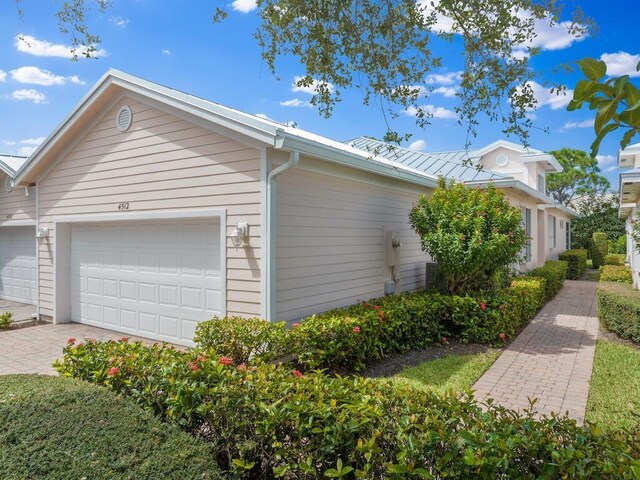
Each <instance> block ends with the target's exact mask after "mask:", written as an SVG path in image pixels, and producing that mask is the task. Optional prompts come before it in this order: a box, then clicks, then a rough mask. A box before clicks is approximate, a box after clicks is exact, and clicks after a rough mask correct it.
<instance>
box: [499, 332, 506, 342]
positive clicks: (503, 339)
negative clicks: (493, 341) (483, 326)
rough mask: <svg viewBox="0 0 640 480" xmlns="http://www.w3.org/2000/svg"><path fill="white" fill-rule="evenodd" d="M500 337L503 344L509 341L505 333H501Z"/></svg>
mask: <svg viewBox="0 0 640 480" xmlns="http://www.w3.org/2000/svg"><path fill="white" fill-rule="evenodd" d="M498 336H499V337H500V340H502V341H503V342H504V341H505V340H506V339H507V336H506V335H505V334H504V332H503V333H500V335H498Z"/></svg>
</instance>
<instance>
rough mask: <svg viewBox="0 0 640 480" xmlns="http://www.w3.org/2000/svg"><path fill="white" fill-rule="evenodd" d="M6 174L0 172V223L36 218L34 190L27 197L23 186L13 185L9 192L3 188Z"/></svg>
mask: <svg viewBox="0 0 640 480" xmlns="http://www.w3.org/2000/svg"><path fill="white" fill-rule="evenodd" d="M6 180H7V175H6V174H4V173H1V174H0V223H2V222H7V221H14V220H23V221H24V220H33V221H35V218H36V199H35V191H32V192H31V195H29V196H28V197H27V196H26V194H25V189H24V187H14V188H13V190H11V192H7V191H6V189H5V182H6Z"/></svg>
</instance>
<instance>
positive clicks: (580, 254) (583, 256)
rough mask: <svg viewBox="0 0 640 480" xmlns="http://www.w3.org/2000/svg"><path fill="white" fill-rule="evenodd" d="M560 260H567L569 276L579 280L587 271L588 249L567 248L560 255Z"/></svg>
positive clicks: (571, 278) (570, 278)
mask: <svg viewBox="0 0 640 480" xmlns="http://www.w3.org/2000/svg"><path fill="white" fill-rule="evenodd" d="M559 258H560V260H563V261H565V262H567V278H568V279H569V280H578V279H579V278H580V277H582V275H584V272H586V271H587V251H586V250H582V249H580V250H578V249H574V250H567V251H566V252H562V253H561V254H560V255H559Z"/></svg>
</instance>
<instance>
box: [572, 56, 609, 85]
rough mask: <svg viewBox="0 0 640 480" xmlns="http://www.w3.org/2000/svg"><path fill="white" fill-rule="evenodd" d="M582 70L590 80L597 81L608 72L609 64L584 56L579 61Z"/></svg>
mask: <svg viewBox="0 0 640 480" xmlns="http://www.w3.org/2000/svg"><path fill="white" fill-rule="evenodd" d="M578 65H579V66H580V70H582V73H584V76H585V77H587V78H588V79H589V80H592V81H594V82H597V81H598V80H600V79H601V78H603V77H604V76H605V75H606V74H607V64H606V63H604V62H603V61H602V60H596V59H595V58H584V59H582V60H580V61H579V62H578Z"/></svg>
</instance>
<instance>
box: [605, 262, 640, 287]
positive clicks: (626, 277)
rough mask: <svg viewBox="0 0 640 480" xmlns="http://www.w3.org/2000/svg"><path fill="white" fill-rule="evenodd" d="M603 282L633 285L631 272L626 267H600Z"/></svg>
mask: <svg viewBox="0 0 640 480" xmlns="http://www.w3.org/2000/svg"><path fill="white" fill-rule="evenodd" d="M600 281H601V282H620V283H632V282H633V279H632V277H631V270H629V267H625V266H624V265H603V266H601V267H600Z"/></svg>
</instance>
